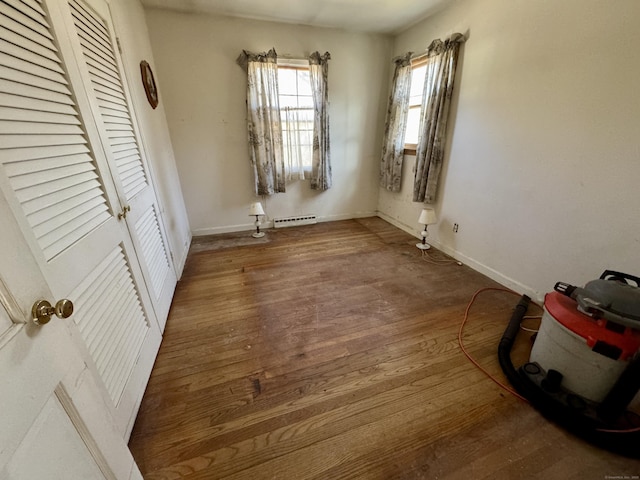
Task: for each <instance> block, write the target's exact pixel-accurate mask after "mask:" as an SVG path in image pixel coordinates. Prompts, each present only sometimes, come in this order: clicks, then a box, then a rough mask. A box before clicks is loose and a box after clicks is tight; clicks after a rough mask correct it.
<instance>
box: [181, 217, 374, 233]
mask: <svg viewBox="0 0 640 480" xmlns="http://www.w3.org/2000/svg"><path fill="white" fill-rule="evenodd" d="M376 215H377V212H375V211H371V212H356V213H344V214H339V215H325V216H323V217H321V216H318V217H317V220H318V222H337V221H338V220H351V219H353V218H367V217H375V216H376ZM255 228H256V227H255V225H254V223H253V222H251V223H241V224H238V225H225V226H222V227H208V228H196V229H195V230H193V231H192V232H191V234H192V235H193V236H194V237H202V236H204V235H217V234H220V233H235V232H246V231H247V230H254V229H255ZM260 228H273V221H272V220H268V221H265V222H264V223H262V224H261V225H260Z"/></svg>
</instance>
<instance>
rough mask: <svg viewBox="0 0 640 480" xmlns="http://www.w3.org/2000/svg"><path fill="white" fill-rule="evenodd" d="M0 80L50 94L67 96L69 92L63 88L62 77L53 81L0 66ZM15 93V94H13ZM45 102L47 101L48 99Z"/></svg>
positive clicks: (64, 83)
mask: <svg viewBox="0 0 640 480" xmlns="http://www.w3.org/2000/svg"><path fill="white" fill-rule="evenodd" d="M0 78H1V79H4V80H11V81H13V82H16V83H22V84H24V85H30V86H32V87H38V88H42V89H45V90H49V91H52V92H57V93H62V94H65V95H69V94H70V93H71V92H70V91H69V89H68V88H67V87H66V86H65V85H66V82H63V81H61V80H64V77H62V75H59V76H57V77H56V78H55V79H54V80H50V79H48V78H43V77H39V76H36V75H33V74H30V73H26V72H23V71H19V70H15V69H13V68H9V67H5V66H1V65H0ZM14 93H15V92H14ZM45 100H49V99H48V98H47V99H45Z"/></svg>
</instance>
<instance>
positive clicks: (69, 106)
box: [0, 0, 111, 261]
mask: <svg viewBox="0 0 640 480" xmlns="http://www.w3.org/2000/svg"><path fill="white" fill-rule="evenodd" d="M0 13H1V14H2V15H1V16H0V34H1V35H0V135H1V142H2V143H1V144H0V162H1V163H2V165H3V166H4V171H5V174H6V176H7V178H8V181H9V184H10V186H11V188H12V189H13V190H14V192H15V196H16V198H17V200H18V202H19V203H20V206H21V207H22V209H23V211H24V215H25V217H26V219H27V221H28V223H29V226H30V227H31V228H32V230H33V233H34V235H35V237H36V239H37V242H38V245H39V246H40V248H41V249H42V252H43V254H44V257H45V259H46V260H47V261H48V260H51V259H53V258H54V257H56V255H58V254H60V253H61V252H62V251H64V250H65V249H67V248H69V247H70V246H72V245H73V244H75V243H76V242H77V241H78V240H80V239H81V238H83V237H85V236H86V235H87V234H88V233H89V232H91V231H93V230H94V229H95V228H96V227H98V226H99V225H100V224H102V223H104V222H105V221H106V220H107V219H109V218H110V217H111V215H110V213H109V208H108V206H107V202H106V199H105V196H104V191H103V189H102V185H101V184H100V182H99V178H98V174H97V171H96V165H95V162H94V159H93V158H92V155H91V151H90V148H89V146H88V144H87V138H86V135H85V132H84V129H83V126H82V125H81V122H80V119H79V115H78V111H77V109H76V105H75V101H74V99H73V96H72V94H71V91H70V89H69V84H68V82H67V80H66V78H65V72H64V69H63V67H62V62H61V59H60V57H59V55H58V50H57V48H56V46H55V43H54V39H53V36H52V34H51V33H50V25H49V24H48V22H47V20H46V14H45V11H44V10H43V9H42V6H41V5H40V4H39V3H38V2H37V1H31V2H26V3H25V2H21V1H18V0H13V1H11V2H3V3H0Z"/></svg>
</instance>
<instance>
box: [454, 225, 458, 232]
mask: <svg viewBox="0 0 640 480" xmlns="http://www.w3.org/2000/svg"><path fill="white" fill-rule="evenodd" d="M453 233H458V224H457V223H454V224H453Z"/></svg>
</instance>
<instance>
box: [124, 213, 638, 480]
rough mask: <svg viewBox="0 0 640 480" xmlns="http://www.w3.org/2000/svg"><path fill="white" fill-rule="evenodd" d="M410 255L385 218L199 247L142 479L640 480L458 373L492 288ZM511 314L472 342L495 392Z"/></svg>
mask: <svg viewBox="0 0 640 480" xmlns="http://www.w3.org/2000/svg"><path fill="white" fill-rule="evenodd" d="M415 243H416V239H415V238H413V237H411V236H410V235H408V234H406V233H405V232H402V231H401V230H399V229H397V228H395V227H393V226H391V225H389V224H388V223H386V222H384V221H383V220H381V219H379V218H367V219H361V220H349V221H341V222H332V223H321V224H318V225H312V226H305V227H299V228H287V229H280V230H270V231H268V232H267V235H266V237H264V238H262V239H258V240H256V239H253V238H252V237H251V236H250V234H249V233H240V234H228V235H220V236H215V237H207V238H196V239H194V244H193V246H192V249H191V252H190V254H189V258H188V260H187V265H186V267H185V272H184V275H183V277H182V280H181V281H180V283H179V285H178V289H177V292H176V295H175V298H174V301H173V306H172V309H171V313H170V316H169V321H168V323H167V328H166V331H165V335H164V341H163V344H162V346H161V349H160V353H159V355H158V358H157V361H156V364H155V367H154V370H153V374H152V376H151V379H150V381H149V385H148V388H147V391H146V394H145V396H144V399H143V402H142V406H141V409H140V413H139V415H138V419H137V422H136V425H135V428H134V431H133V434H132V437H131V441H130V447H131V450H132V452H133V455H134V457H135V459H136V461H137V462H138V465H139V467H140V469H141V471H142V473H143V475H144V477H145V479H176V478H187V479H190V480H195V479H216V478H225V479H287V480H302V479H323V480H324V479H338V478H344V479H422V478H424V479H436V478H437V479H458V478H460V479H484V478H487V479H489V478H490V479H521V478H536V479H538V478H539V479H605V478H607V476H609V478H623V476H625V475H626V476H627V477H626V478H634V477H633V476H634V475H638V474H640V462H638V461H635V460H629V459H627V458H624V457H620V456H617V455H614V454H611V453H609V452H606V451H604V450H599V449H597V448H595V447H593V446H591V445H589V444H586V443H584V442H583V441H582V440H580V439H578V438H575V437H573V436H572V435H570V434H568V433H566V432H565V431H563V430H561V429H560V428H558V427H556V426H555V425H553V424H551V423H549V422H547V421H546V420H544V419H543V418H542V417H541V416H540V415H539V414H538V413H537V412H536V411H534V410H533V409H532V408H531V407H530V406H529V405H528V404H525V403H523V402H522V401H521V400H518V399H517V398H515V397H513V396H512V395H510V394H509V393H506V392H504V391H503V390H501V389H500V388H499V387H498V386H496V385H495V384H494V383H493V382H491V381H490V380H489V379H488V378H487V377H486V376H484V374H483V373H482V372H480V371H479V370H478V369H477V368H476V367H475V366H473V365H472V364H471V363H470V362H469V361H468V360H467V359H466V357H465V356H464V355H463V354H462V353H461V351H460V348H459V346H458V343H457V333H458V327H459V325H460V322H461V321H462V318H463V314H464V311H465V308H466V305H467V302H468V301H469V299H470V298H471V296H472V295H473V293H474V292H475V291H476V290H478V289H480V288H484V287H497V286H498V285H497V284H495V283H494V282H493V281H491V280H489V279H487V278H486V277H484V276H482V275H480V274H479V273H477V272H475V271H473V270H471V269H470V268H468V267H466V266H458V265H456V264H455V263H448V264H433V263H429V262H427V261H423V260H422V258H421V255H420V251H419V250H418V249H417V248H416V247H415ZM434 254H436V255H437V254H438V252H434ZM517 301H518V296H513V295H509V294H507V293H503V292H497V291H489V292H486V293H483V294H481V295H480V296H479V297H478V299H477V301H476V303H475V304H474V306H473V308H472V310H471V315H470V318H469V321H468V324H467V326H466V327H465V344H466V346H467V348H468V349H469V351H470V352H471V353H472V354H473V356H474V357H475V358H476V359H477V360H478V361H479V362H480V363H481V364H482V365H483V366H485V367H486V368H487V369H488V370H490V371H491V372H493V373H494V374H495V375H496V376H498V377H499V378H502V379H503V378H504V377H503V376H502V374H501V371H500V368H499V366H498V361H497V355H496V350H497V345H498V341H499V338H500V337H501V335H502V332H503V331H504V328H505V326H506V323H507V321H508V319H509V317H510V315H511V312H512V310H513V308H514V306H515V305H516V303H517ZM532 310H533V309H530V312H532ZM533 313H534V314H535V313H538V311H537V310H536V311H533ZM528 322H531V320H528ZM534 322H535V320H534ZM528 335H529V334H521V335H520V336H519V338H518V344H517V345H516V349H515V351H514V355H513V356H514V360H515V363H522V362H523V361H524V360H525V359H526V358H527V356H528V350H529V348H530V340H529V338H528ZM616 476H619V477H616ZM635 478H638V477H635Z"/></svg>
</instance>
